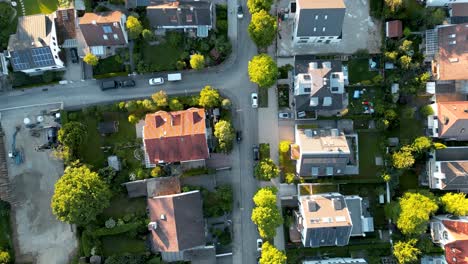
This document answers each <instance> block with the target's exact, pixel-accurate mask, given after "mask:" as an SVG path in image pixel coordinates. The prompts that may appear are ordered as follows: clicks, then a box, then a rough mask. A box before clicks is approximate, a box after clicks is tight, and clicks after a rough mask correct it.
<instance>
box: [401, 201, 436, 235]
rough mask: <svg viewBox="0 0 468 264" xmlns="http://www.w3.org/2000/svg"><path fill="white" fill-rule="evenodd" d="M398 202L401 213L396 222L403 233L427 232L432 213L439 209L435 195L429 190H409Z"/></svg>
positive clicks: (416, 233)
mask: <svg viewBox="0 0 468 264" xmlns="http://www.w3.org/2000/svg"><path fill="white" fill-rule="evenodd" d="M398 204H399V209H400V214H399V215H398V219H397V222H396V224H397V227H398V229H400V231H401V233H402V234H403V235H420V234H422V233H424V232H426V229H427V224H428V223H429V220H430V217H431V215H432V214H434V213H435V212H436V211H437V209H438V206H437V202H436V199H435V197H434V195H432V194H431V193H429V192H407V193H405V194H404V195H403V197H401V198H400V200H399V202H398Z"/></svg>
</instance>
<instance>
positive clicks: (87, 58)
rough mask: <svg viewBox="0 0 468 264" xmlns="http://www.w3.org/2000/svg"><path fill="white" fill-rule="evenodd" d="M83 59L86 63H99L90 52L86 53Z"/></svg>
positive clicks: (93, 64)
mask: <svg viewBox="0 0 468 264" xmlns="http://www.w3.org/2000/svg"><path fill="white" fill-rule="evenodd" d="M83 61H84V62H85V63H86V64H88V65H91V66H96V65H98V63H99V58H98V57H97V56H96V55H94V54H92V53H87V54H86V55H85V56H84V58H83Z"/></svg>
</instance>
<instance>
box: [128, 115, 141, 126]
mask: <svg viewBox="0 0 468 264" xmlns="http://www.w3.org/2000/svg"><path fill="white" fill-rule="evenodd" d="M139 121H140V120H139V119H138V117H136V116H135V115H133V114H130V115H128V122H129V123H130V124H133V125H135V124H137V123H138V122H139Z"/></svg>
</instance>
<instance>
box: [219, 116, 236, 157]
mask: <svg viewBox="0 0 468 264" xmlns="http://www.w3.org/2000/svg"><path fill="white" fill-rule="evenodd" d="M214 135H215V137H216V138H217V139H218V146H219V148H220V150H221V151H223V152H228V151H230V150H231V148H232V142H233V140H234V136H235V134H234V128H233V127H232V125H231V123H229V122H228V121H226V120H220V121H219V122H218V123H216V124H215V126H214Z"/></svg>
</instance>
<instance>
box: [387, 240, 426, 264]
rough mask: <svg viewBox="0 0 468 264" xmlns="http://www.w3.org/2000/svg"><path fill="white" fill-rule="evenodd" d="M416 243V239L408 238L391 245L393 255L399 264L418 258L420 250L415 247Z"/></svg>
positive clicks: (405, 263) (414, 260)
mask: <svg viewBox="0 0 468 264" xmlns="http://www.w3.org/2000/svg"><path fill="white" fill-rule="evenodd" d="M416 243H417V240H416V239H410V240H408V241H406V242H405V241H398V242H396V243H395V244H394V245H393V255H394V256H395V258H396V259H397V261H398V263H399V264H407V263H412V262H416V261H417V260H418V255H420V254H421V251H420V250H419V249H418V248H416Z"/></svg>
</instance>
